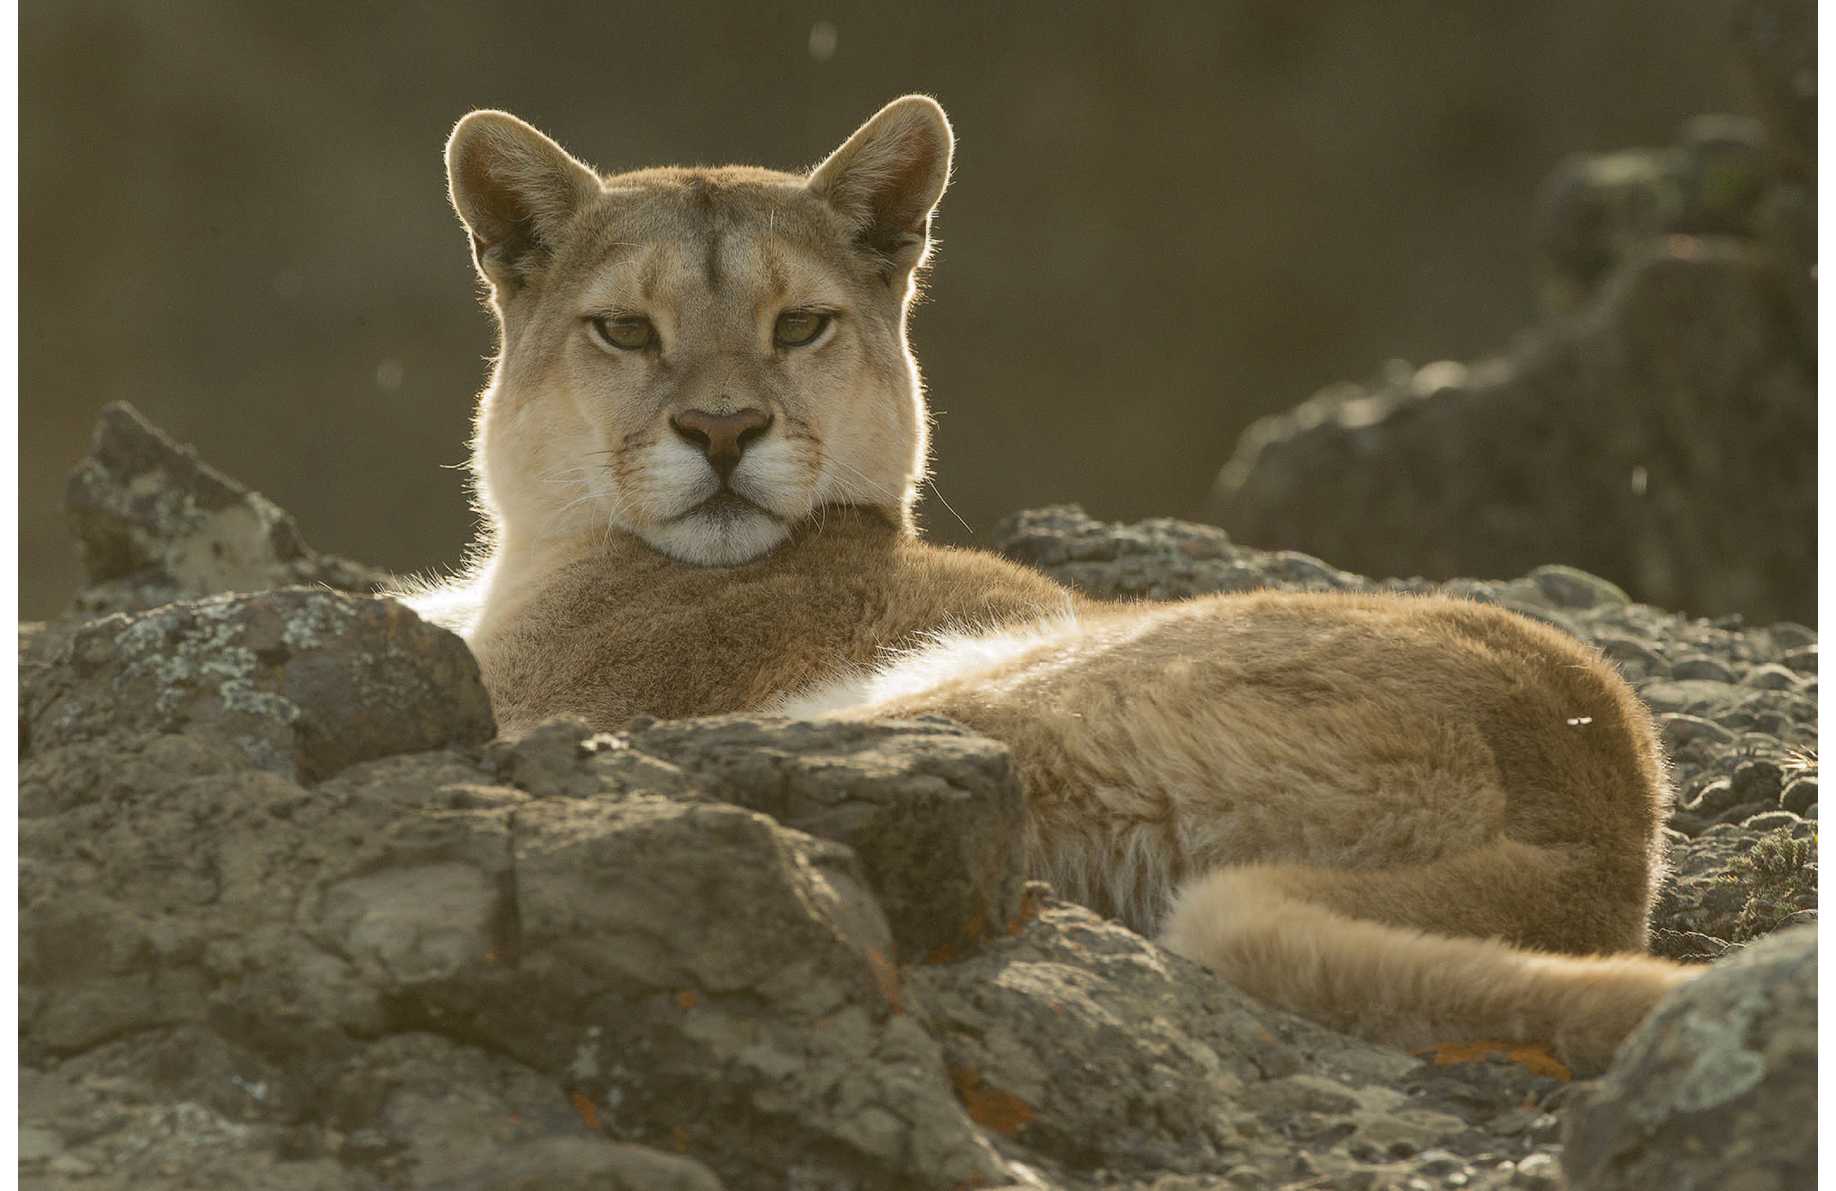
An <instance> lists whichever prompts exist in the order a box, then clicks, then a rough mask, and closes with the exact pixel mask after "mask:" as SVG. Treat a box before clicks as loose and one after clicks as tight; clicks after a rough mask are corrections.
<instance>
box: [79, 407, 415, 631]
mask: <svg viewBox="0 0 1836 1191" xmlns="http://www.w3.org/2000/svg"><path fill="white" fill-rule="evenodd" d="M64 508H65V512H66V514H67V516H68V517H69V519H70V527H71V530H72V531H73V532H74V534H75V536H76V543H77V553H78V555H79V557H80V558H81V559H82V562H83V572H84V575H85V579H86V582H85V584H84V587H83V589H82V591H81V592H80V593H79V595H78V596H77V604H76V606H77V611H79V612H81V613H83V614H86V615H94V614H97V613H103V612H123V611H128V612H132V611H139V610H141V609H145V608H152V607H156V606H157V605H160V604H166V603H170V602H172V601H173V600H178V599H185V598H188V597H195V596H202V595H214V594H216V593H218V592H225V591H260V590H262V589H264V588H269V587H287V586H291V585H294V584H322V585H324V586H326V587H330V588H333V589H335V590H338V591H351V592H368V591H374V590H375V589H376V587H377V585H378V584H379V583H380V582H382V581H383V579H385V578H386V576H385V575H384V574H383V573H382V572H380V571H373V570H371V569H369V568H367V567H364V566H361V565H359V564H357V563H354V562H350V561H348V560H346V559H342V558H337V557H335V556H333V555H328V554H320V553H318V552H317V551H314V550H313V549H312V548H310V547H309V546H307V545H306V541H305V539H304V538H302V537H301V536H300V531H299V527H298V526H297V525H296V524H295V523H294V520H293V518H292V517H291V516H290V515H289V514H287V513H286V512H284V511H282V510H281V509H280V508H279V507H278V506H276V505H275V504H274V503H273V502H272V501H270V500H268V499H267V498H266V497H264V496H262V495H261V494H260V493H259V492H253V491H251V490H249V489H248V488H246V487H244V486H243V485H241V484H239V483H237V482H236V481H235V480H232V479H230V478H229V477H228V476H226V475H224V474H223V473H222V472H219V471H217V470H216V469H215V468H213V467H211V466H209V465H208V464H205V463H202V462H200V461H199V460H198V457H197V455H196V453H195V452H193V451H192V450H191V448H189V447H185V446H180V445H179V444H177V443H175V442H173V441H172V440H171V439H170V438H168V437H166V435H164V434H163V433H161V432H160V431H159V429H158V428H156V427H155V426H153V425H152V423H150V422H148V421H147V420H146V419H145V418H143V417H142V416H141V415H140V413H139V411H137V410H136V409H135V408H134V407H133V406H131V405H129V404H127V403H126V402H121V401H118V402H115V403H113V404H110V405H106V406H104V407H103V408H102V412H101V414H100V415H99V416H98V418H97V421H96V432H95V438H94V440H93V442H92V443H91V446H90V451H89V454H88V455H87V456H85V457H84V459H83V460H82V462H80V463H78V464H77V466H76V470H75V471H73V472H72V473H71V475H70V481H69V483H68V485H67V486H66V488H65V494H64Z"/></svg>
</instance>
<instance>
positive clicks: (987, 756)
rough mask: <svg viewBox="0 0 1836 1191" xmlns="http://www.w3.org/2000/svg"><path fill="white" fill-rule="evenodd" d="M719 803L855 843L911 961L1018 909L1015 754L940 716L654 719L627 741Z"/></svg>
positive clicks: (1019, 820) (977, 934)
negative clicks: (901, 719) (854, 720)
mask: <svg viewBox="0 0 1836 1191" xmlns="http://www.w3.org/2000/svg"><path fill="white" fill-rule="evenodd" d="M621 743H623V744H625V745H627V746H628V747H629V748H631V749H633V750H635V751H636V752H638V753H640V754H643V755H645V756H649V757H656V758H659V759H661V760H663V761H666V762H668V763H669V764H671V765H674V766H676V767H678V768H680V769H681V770H682V771H683V772H684V773H686V774H688V775H689V777H690V780H691V781H692V782H693V783H694V784H695V785H696V786H697V787H698V788H699V789H701V790H703V791H705V792H706V793H707V794H708V796H709V797H712V798H717V799H720V800H721V801H723V802H731V803H734V804H736V805H739V806H744V807H748V808H750V809H752V810H756V811H762V812H763V813H765V814H768V815H770V816H771V817H772V818H774V819H776V820H777V821H779V822H780V823H783V824H785V825H786V826H789V827H795V828H797V829H798V830H800V831H807V832H809V833H810V834H812V835H818V836H821V837H823V838H824V839H831V840H836V841H838V842H841V843H844V844H847V845H848V846H849V847H850V848H852V849H853V850H854V853H855V854H856V855H857V856H858V857H860V861H861V864H862V866H863V868H864V869H865V871H866V873H867V877H868V880H869V882H870V883H871V884H872V887H873V890H874V893H875V894H876V895H877V897H878V900H879V903H880V905H881V907H882V908H883V909H884V910H885V912H886V917H887V921H888V922H889V923H890V924H891V926H892V931H893V938H894V940H895V941H896V942H897V944H898V946H897V954H898V957H899V958H900V959H902V960H906V959H914V960H915V959H920V958H927V957H928V958H929V959H932V960H941V959H945V958H949V957H951V956H954V955H957V954H960V953H964V952H967V951H968V950H970V949H972V948H973V947H975V946H976V945H977V944H979V943H980V942H981V941H982V940H984V939H987V938H990V937H993V936H998V935H1001V934H1004V933H1005V932H1006V930H1007V928H1008V926H1009V924H1010V923H1011V922H1012V921H1013V920H1014V918H1015V916H1016V915H1017V914H1019V912H1020V890H1021V885H1022V883H1023V881H1024V879H1025V871H1024V865H1025V861H1024V857H1025V834H1024V833H1025V805H1024V801H1023V798H1022V795H1021V792H1020V785H1019V781H1018V779H1017V778H1016V777H1015V776H1014V772H1013V767H1012V764H1011V761H1010V759H1009V757H1008V753H1007V750H1006V749H1005V748H1003V747H1001V746H1000V745H997V744H995V743H994V742H993V741H990V740H987V739H985V738H983V737H980V736H975V735H973V734H971V733H969V732H966V731H964V730H963V729H962V728H959V727H957V726H956V725H954V724H952V723H950V722H949V721H946V720H942V719H926V720H920V721H914V722H907V723H887V724H846V723H835V724H812V723H794V722H787V721H782V720H780V721H772V720H756V719H741V718H732V719H716V720H692V721H685V722H677V723H658V724H654V725H651V726H649V727H646V728H641V729H638V730H635V731H633V732H631V733H630V734H629V736H628V737H626V738H624V740H623V741H622V742H621Z"/></svg>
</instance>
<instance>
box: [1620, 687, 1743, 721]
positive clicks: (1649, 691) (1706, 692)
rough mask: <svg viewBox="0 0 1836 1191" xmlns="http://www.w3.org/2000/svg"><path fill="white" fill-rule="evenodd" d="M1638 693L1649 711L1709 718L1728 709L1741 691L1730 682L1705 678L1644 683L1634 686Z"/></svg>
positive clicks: (1739, 695)
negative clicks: (1683, 713) (1648, 705)
mask: <svg viewBox="0 0 1836 1191" xmlns="http://www.w3.org/2000/svg"><path fill="white" fill-rule="evenodd" d="M1638 693H1639V694H1640V695H1641V696H1643V697H1644V700H1645V702H1647V703H1649V704H1651V706H1652V709H1653V710H1656V711H1672V712H1685V713H1688V714H1691V715H1702V716H1708V717H1709V718H1710V719H1713V718H1715V716H1716V714H1717V713H1720V712H1724V711H1726V710H1728V709H1729V708H1731V707H1732V706H1733V704H1734V702H1735V701H1736V700H1738V699H1739V698H1740V697H1741V692H1740V691H1739V690H1737V689H1736V688H1735V687H1734V685H1733V684H1732V683H1728V682H1718V681H1711V680H1709V679H1705V678H1679V679H1675V680H1671V681H1666V682H1651V683H1645V684H1642V685H1640V686H1639V687H1638Z"/></svg>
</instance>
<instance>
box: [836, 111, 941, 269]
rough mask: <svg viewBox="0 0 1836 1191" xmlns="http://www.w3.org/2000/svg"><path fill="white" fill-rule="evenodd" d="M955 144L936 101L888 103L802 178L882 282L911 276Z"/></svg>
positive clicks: (921, 255)
mask: <svg viewBox="0 0 1836 1191" xmlns="http://www.w3.org/2000/svg"><path fill="white" fill-rule="evenodd" d="M955 143H956V138H955V136H954V135H953V134H952V133H951V131H950V121H949V119H948V118H947V117H945V115H944V110H943V108H941V107H939V106H938V104H937V101H936V100H934V99H931V98H929V97H927V96H924V95H907V96H905V97H904V98H903V99H895V100H893V101H892V102H891V103H889V104H887V105H886V106H885V107H883V108H881V109H880V110H879V112H878V113H876V114H875V115H874V117H873V119H871V120H869V121H867V123H865V124H863V125H861V127H860V128H859V129H858V130H857V131H856V132H855V134H854V135H853V136H851V137H849V138H848V140H847V143H846V144H844V145H843V146H842V147H841V148H839V149H837V150H836V151H835V152H833V153H831V154H829V158H828V160H827V161H824V162H823V163H822V164H821V165H819V166H817V167H816V168H815V170H813V171H812V172H811V173H810V180H809V189H810V192H811V193H812V194H816V195H819V196H821V197H822V198H823V199H825V200H827V201H828V203H829V205H830V206H831V207H833V208H835V209H836V210H837V211H839V212H841V213H842V214H843V215H844V216H846V217H847V218H848V219H849V221H850V222H852V223H853V224H854V226H855V229H856V237H857V240H858V241H859V243H860V244H861V245H862V246H863V247H865V248H867V249H868V250H870V251H871V252H873V253H874V254H875V255H876V256H878V257H880V258H881V260H882V261H884V262H885V266H886V277H887V279H888V280H889V281H890V280H891V279H892V278H894V277H896V276H900V275H903V274H905V273H909V272H911V271H912V270H913V269H915V268H916V267H917V266H918V264H919V263H920V262H921V261H922V260H923V259H924V255H925V251H926V250H927V249H928V248H929V247H930V228H931V210H932V208H934V207H936V206H937V200H938V199H940V198H942V197H943V192H944V186H945V185H946V184H947V183H948V182H949V181H950V151H951V149H952V148H953V147H954V146H955Z"/></svg>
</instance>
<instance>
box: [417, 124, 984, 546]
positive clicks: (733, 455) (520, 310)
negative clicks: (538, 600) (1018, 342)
mask: <svg viewBox="0 0 1836 1191" xmlns="http://www.w3.org/2000/svg"><path fill="white" fill-rule="evenodd" d="M952 146H953V137H952V134H951V131H950V124H949V121H948V120H947V119H946V118H945V116H944V113H943V109H942V108H941V107H939V106H938V105H937V104H936V103H935V102H934V101H933V100H930V99H928V98H925V97H924V96H919V95H908V96H906V97H905V98H903V99H898V100H894V101H893V102H892V103H890V104H888V105H887V106H886V107H884V108H882V109H881V110H880V111H879V112H878V113H877V114H876V115H874V117H873V118H872V119H870V120H868V121H867V123H865V124H863V125H862V126H861V127H860V129H859V130H858V131H856V132H855V133H854V135H853V136H851V137H849V138H848V139H847V141H846V142H844V143H843V144H842V146H841V147H840V148H839V149H837V150H835V152H834V153H832V154H830V155H829V157H828V158H827V159H826V160H824V161H823V162H822V164H820V165H818V166H817V167H816V168H815V169H813V170H811V171H810V172H809V173H808V174H806V175H798V174H788V173H779V172H776V171H773V170H768V169H760V168H755V167H751V166H724V167H720V168H711V169H704V168H675V167H667V168H660V169H644V170H638V171H635V172H631V173H623V174H612V175H606V176H602V175H600V174H598V173H596V172H594V171H593V170H592V169H590V168H588V167H587V166H586V165H583V164H582V163H581V162H580V161H578V160H576V159H575V158H574V157H572V156H571V155H569V154H568V153H567V152H566V151H565V150H564V149H562V148H561V147H560V146H559V145H557V144H556V143H555V142H554V141H552V140H550V139H549V138H548V137H546V136H544V135H543V134H542V133H540V132H538V131H536V129H534V128H532V127H531V126H529V125H528V124H525V123H524V122H523V121H521V120H519V119H517V118H516V117H515V116H511V115H508V114H507V113H504V112H495V111H478V112H473V113H472V114H470V115H468V116H466V117H465V118H464V119H463V120H461V121H460V122H459V124H458V126H457V127H456V128H454V130H453V134H452V137H451V139H450V140H449V141H448V142H447V146H446V165H447V178H448V183H449V186H450V191H451V197H452V202H453V207H454V208H455V209H456V210H457V211H458V213H459V218H460V219H461V220H462V221H463V222H464V224H465V226H466V229H467V230H468V231H469V232H470V233H471V241H472V254H473V259H474V261H475V262H476V264H477V268H478V272H479V274H480V276H481V278H482V279H483V281H484V282H485V284H486V285H487V286H488V288H489V293H490V305H491V308H492V310H493V311H494V312H495V314H496V316H497V319H498V324H499V352H498V356H497V361H496V367H495V371H494V373H493V375H492V379H491V383H490V385H489V386H488V387H487V388H486V390H485V391H484V393H483V395H482V396H481V398H480V401H479V408H478V416H477V432H476V435H475V437H474V441H473V459H472V469H473V476H474V483H475V484H476V487H477V494H478V497H479V500H480V504H481V506H482V510H483V512H484V513H485V515H486V516H487V517H488V518H489V519H490V520H491V522H492V524H493V526H494V528H495V529H496V530H497V532H498V534H499V535H500V538H512V539H514V538H519V537H527V536H534V537H546V536H551V535H558V534H577V533H581V532H587V531H594V530H606V529H612V530H625V531H628V532H630V533H634V534H636V535H638V536H640V537H641V538H643V539H644V540H645V541H646V542H648V543H649V544H650V545H651V546H653V547H655V548H656V549H658V550H660V551H662V552H664V553H665V554H668V555H670V556H672V557H674V558H677V559H680V560H682V561H684V562H689V563H697V564H704V565H730V564H734V563H740V562H745V561H747V560H749V559H753V558H756V557H758V556H760V555H762V554H764V553H766V552H767V551H769V550H771V549H772V548H773V547H774V546H776V545H777V544H778V543H779V542H781V541H782V540H784V538H785V537H786V536H787V535H788V533H789V532H790V529H791V527H792V526H793V525H794V524H796V523H797V522H798V521H800V520H802V519H804V518H806V517H809V516H811V515H812V514H814V513H815V512H816V510H818V509H820V508H822V507H824V506H827V505H865V506H871V507H875V508H879V509H882V510H884V511H885V512H886V513H887V514H888V516H889V517H891V518H893V519H895V520H897V521H898V522H899V523H900V524H902V525H904V526H906V527H907V528H910V527H911V524H912V520H911V517H912V506H913V503H914V501H915V500H916V494H917V487H918V484H919V482H920V480H921V479H922V478H923V475H924V468H925V451H926V414H925V409H924V400H923V394H922V392H921V389H920V384H919V378H918V369H917V364H916V362H915V361H914V360H913V358H912V354H911V351H910V349H909V348H908V346H907V343H906V334H905V319H906V312H907V309H908V308H909V306H910V304H911V301H912V296H913V294H914V292H915V282H914V278H915V275H916V274H917V272H918V270H919V269H920V267H921V266H922V265H923V264H924V262H925V258H926V257H927V255H928V254H929V252H930V245H931V237H930V221H931V213H932V211H933V209H934V208H935V207H936V205H937V201H938V199H939V198H940V197H941V196H942V194H943V190H944V186H945V183H946V182H947V181H948V179H949V175H950V155H951V149H952Z"/></svg>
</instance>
